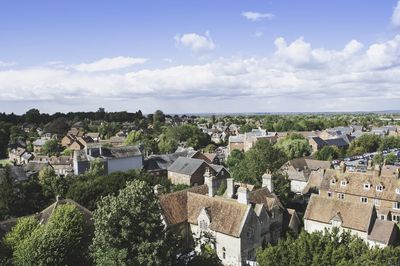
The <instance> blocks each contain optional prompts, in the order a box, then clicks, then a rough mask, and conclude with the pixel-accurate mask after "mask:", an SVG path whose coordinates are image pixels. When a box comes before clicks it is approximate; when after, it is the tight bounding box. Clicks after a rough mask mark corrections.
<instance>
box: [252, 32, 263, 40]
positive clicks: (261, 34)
mask: <svg viewBox="0 0 400 266" xmlns="http://www.w3.org/2000/svg"><path fill="white" fill-rule="evenodd" d="M263 35H264V33H263V32H262V31H260V30H258V31H256V32H255V33H254V34H253V37H255V38H260V37H262V36H263Z"/></svg>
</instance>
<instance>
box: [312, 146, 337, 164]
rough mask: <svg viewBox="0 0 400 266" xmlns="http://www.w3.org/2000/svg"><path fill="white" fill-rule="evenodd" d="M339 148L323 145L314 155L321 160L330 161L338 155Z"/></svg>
mask: <svg viewBox="0 0 400 266" xmlns="http://www.w3.org/2000/svg"><path fill="white" fill-rule="evenodd" d="M339 155H340V150H339V148H337V147H335V146H324V147H323V148H322V149H320V150H319V151H317V152H316V154H315V157H316V158H317V159H318V160H322V161H332V160H335V159H337V158H338V157H339Z"/></svg>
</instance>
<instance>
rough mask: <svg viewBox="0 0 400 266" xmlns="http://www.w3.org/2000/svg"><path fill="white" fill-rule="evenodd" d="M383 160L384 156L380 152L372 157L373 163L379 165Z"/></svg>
mask: <svg viewBox="0 0 400 266" xmlns="http://www.w3.org/2000/svg"><path fill="white" fill-rule="evenodd" d="M383 160H384V158H383V155H382V153H378V154H377V155H375V156H374V158H373V162H374V164H375V165H381V164H383Z"/></svg>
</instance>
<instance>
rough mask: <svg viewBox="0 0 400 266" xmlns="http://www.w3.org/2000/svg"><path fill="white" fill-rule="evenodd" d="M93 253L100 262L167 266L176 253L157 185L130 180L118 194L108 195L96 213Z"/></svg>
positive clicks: (98, 262)
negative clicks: (168, 234)
mask: <svg viewBox="0 0 400 266" xmlns="http://www.w3.org/2000/svg"><path fill="white" fill-rule="evenodd" d="M94 223H95V236H94V239H93V244H92V246H91V254H92V257H93V258H94V261H95V263H96V264H97V265H166V264H170V263H171V258H172V257H173V254H171V253H170V250H171V249H170V248H169V245H168V243H167V238H166V232H165V230H164V226H163V224H162V221H161V213H160V208H159V205H158V200H157V197H156V196H155V194H154V192H153V188H152V187H151V186H149V185H148V184H146V183H145V182H143V181H138V180H136V181H132V182H128V184H127V186H126V188H124V189H122V190H120V192H119V194H118V195H117V196H106V197H104V198H102V199H101V200H100V201H99V202H98V208H97V209H96V211H95V212H94Z"/></svg>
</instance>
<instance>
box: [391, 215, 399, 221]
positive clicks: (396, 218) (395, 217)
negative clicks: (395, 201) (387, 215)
mask: <svg viewBox="0 0 400 266" xmlns="http://www.w3.org/2000/svg"><path fill="white" fill-rule="evenodd" d="M392 221H393V222H397V223H398V222H400V215H398V214H392Z"/></svg>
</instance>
